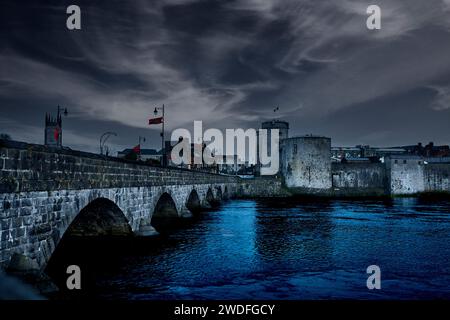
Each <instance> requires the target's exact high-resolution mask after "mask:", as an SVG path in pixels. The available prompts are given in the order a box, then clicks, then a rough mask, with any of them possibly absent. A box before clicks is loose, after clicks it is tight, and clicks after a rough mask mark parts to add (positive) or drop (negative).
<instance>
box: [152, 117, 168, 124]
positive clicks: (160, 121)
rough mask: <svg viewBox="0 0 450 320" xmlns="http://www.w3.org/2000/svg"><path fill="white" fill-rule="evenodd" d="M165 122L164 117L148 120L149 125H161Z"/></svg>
mask: <svg viewBox="0 0 450 320" xmlns="http://www.w3.org/2000/svg"><path fill="white" fill-rule="evenodd" d="M163 122H164V118H163V117H159V118H153V119H148V124H149V125H150V124H160V123H163Z"/></svg>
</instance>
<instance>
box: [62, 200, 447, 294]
mask: <svg viewBox="0 0 450 320" xmlns="http://www.w3.org/2000/svg"><path fill="white" fill-rule="evenodd" d="M119 242H120V243H118V244H117V243H114V242H112V243H111V242H108V243H107V244H106V243H102V244H98V243H97V244H95V245H94V244H92V243H88V244H86V243H85V244H80V243H79V242H78V243H76V244H72V245H71V246H70V245H68V248H69V249H68V250H66V253H67V255H66V260H67V261H68V262H71V263H78V264H80V266H81V269H82V275H84V276H85V278H84V283H85V285H84V287H85V288H87V289H88V290H87V291H88V292H89V296H90V297H92V296H94V297H97V298H105V299H429V298H447V299H448V298H450V202H449V201H424V200H419V199H414V198H399V199H394V200H360V201H358V200H357V201H355V200H351V201H350V200H305V201H292V200H271V201H269V200H231V201H228V202H225V203H224V204H222V205H221V206H220V207H219V208H218V209H216V210H213V211H209V212H205V213H203V214H202V215H201V217H199V218H196V219H194V220H192V221H187V222H185V223H183V224H182V225H179V226H176V227H173V228H171V229H169V230H163V234H162V236H160V237H159V238H155V239H150V240H146V241H136V240H133V241H131V242H127V243H126V244H124V243H123V242H122V241H119ZM82 248H83V249H82ZM86 248H88V249H89V250H88V249H86ZM99 248H100V249H99ZM87 251H89V253H87ZM69 252H70V254H69ZM67 257H69V258H67ZM369 265H378V266H379V267H380V268H381V290H368V289H367V287H366V280H367V277H368V276H369V275H368V274H367V273H366V268H367V267H368V266H369ZM85 292H86V291H85Z"/></svg>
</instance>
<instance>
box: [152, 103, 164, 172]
mask: <svg viewBox="0 0 450 320" xmlns="http://www.w3.org/2000/svg"><path fill="white" fill-rule="evenodd" d="M159 110H161V111H162V127H161V166H163V167H165V165H166V151H165V150H164V122H165V121H166V119H165V118H164V104H163V105H162V107H155V110H154V111H153V114H154V115H155V116H157V115H158V111H159Z"/></svg>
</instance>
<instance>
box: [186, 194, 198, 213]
mask: <svg viewBox="0 0 450 320" xmlns="http://www.w3.org/2000/svg"><path fill="white" fill-rule="evenodd" d="M186 208H188V210H189V211H190V212H192V213H197V212H199V211H200V210H201V201H200V197H199V196H198V193H197V190H195V189H192V191H191V192H190V193H189V196H188V198H187V200H186Z"/></svg>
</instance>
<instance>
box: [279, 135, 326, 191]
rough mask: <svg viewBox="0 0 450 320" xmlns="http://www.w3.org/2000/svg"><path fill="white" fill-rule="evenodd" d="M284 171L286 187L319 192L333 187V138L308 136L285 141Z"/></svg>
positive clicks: (282, 159)
mask: <svg viewBox="0 0 450 320" xmlns="http://www.w3.org/2000/svg"><path fill="white" fill-rule="evenodd" d="M280 166H281V172H282V175H283V178H284V183H285V185H286V187H288V188H290V189H291V190H293V191H295V190H297V191H300V192H307V193H315V192H324V191H325V192H327V191H329V189H330V188H331V139H330V138H325V137H314V136H304V137H295V138H289V139H284V140H283V141H282V143H281V164H280Z"/></svg>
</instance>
